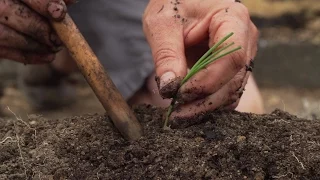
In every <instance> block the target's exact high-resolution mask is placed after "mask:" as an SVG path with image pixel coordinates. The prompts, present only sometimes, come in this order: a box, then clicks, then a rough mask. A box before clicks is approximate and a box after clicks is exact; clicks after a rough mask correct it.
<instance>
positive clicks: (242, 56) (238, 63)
mask: <svg viewBox="0 0 320 180" xmlns="http://www.w3.org/2000/svg"><path fill="white" fill-rule="evenodd" d="M230 57H231V58H230V64H231V68H232V70H234V71H236V72H238V71H240V70H241V69H242V68H243V67H244V66H245V63H246V53H245V52H244V50H242V49H241V50H239V51H237V52H234V53H232V54H230Z"/></svg>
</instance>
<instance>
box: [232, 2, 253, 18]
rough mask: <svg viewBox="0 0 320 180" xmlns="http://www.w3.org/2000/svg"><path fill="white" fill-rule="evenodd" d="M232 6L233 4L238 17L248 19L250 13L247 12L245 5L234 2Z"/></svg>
mask: <svg viewBox="0 0 320 180" xmlns="http://www.w3.org/2000/svg"><path fill="white" fill-rule="evenodd" d="M233 6H235V8H236V9H237V12H238V14H239V16H240V17H242V18H245V19H248V20H249V19H250V13H249V9H248V8H247V6H245V5H244V4H242V3H234V4H233Z"/></svg>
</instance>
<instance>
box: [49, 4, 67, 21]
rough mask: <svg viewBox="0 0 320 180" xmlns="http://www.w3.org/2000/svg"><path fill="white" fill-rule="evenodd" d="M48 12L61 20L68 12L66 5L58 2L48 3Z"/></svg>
mask: <svg viewBox="0 0 320 180" xmlns="http://www.w3.org/2000/svg"><path fill="white" fill-rule="evenodd" d="M48 12H49V14H50V15H51V17H52V18H53V19H56V20H61V19H62V18H64V16H65V14H66V10H65V6H63V5H62V4H59V3H56V2H50V3H49V4H48Z"/></svg>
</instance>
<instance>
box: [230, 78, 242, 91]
mask: <svg viewBox="0 0 320 180" xmlns="http://www.w3.org/2000/svg"><path fill="white" fill-rule="evenodd" d="M242 83H243V80H241V79H240V78H236V79H234V80H232V81H230V84H229V86H228V88H229V89H228V92H229V94H230V95H234V94H236V92H237V90H238V89H240V88H241V86H242Z"/></svg>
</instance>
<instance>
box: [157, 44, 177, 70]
mask: <svg viewBox="0 0 320 180" xmlns="http://www.w3.org/2000/svg"><path fill="white" fill-rule="evenodd" d="M176 54H177V53H176V52H175V51H174V50H173V49H171V48H165V47H163V48H160V49H159V50H157V51H156V52H155V53H154V59H155V65H156V67H161V66H167V65H168V63H169V62H170V61H171V60H174V59H176Z"/></svg>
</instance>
